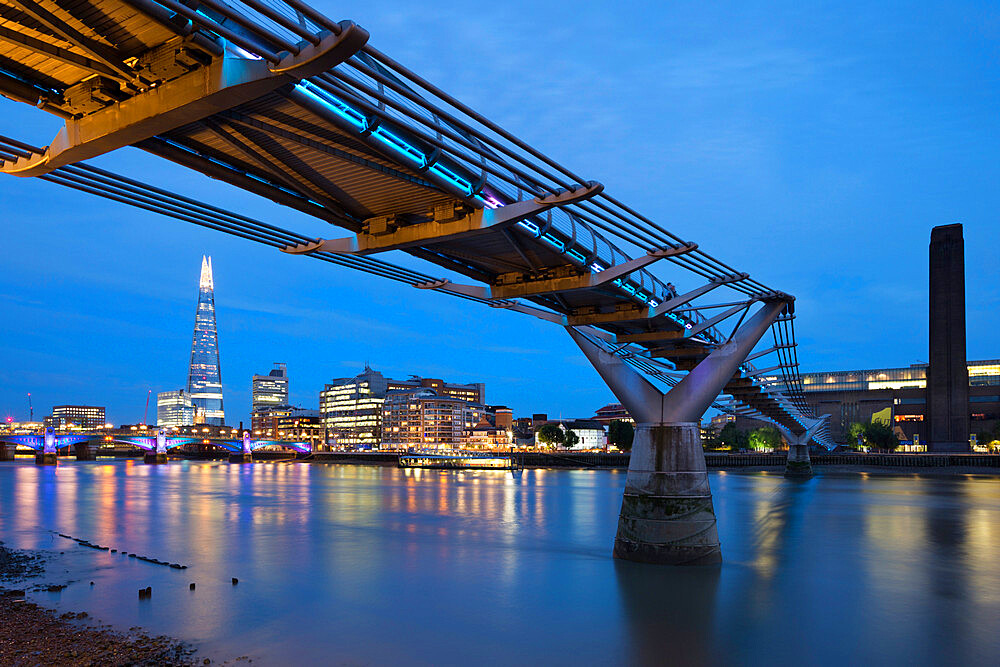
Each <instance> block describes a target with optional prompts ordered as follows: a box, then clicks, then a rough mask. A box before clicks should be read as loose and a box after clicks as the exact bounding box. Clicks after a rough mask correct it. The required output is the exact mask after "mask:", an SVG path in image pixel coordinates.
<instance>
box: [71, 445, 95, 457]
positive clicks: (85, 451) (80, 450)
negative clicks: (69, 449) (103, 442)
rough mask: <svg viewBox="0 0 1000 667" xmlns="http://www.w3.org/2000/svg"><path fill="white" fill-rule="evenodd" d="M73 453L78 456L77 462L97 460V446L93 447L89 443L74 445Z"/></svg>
mask: <svg viewBox="0 0 1000 667" xmlns="http://www.w3.org/2000/svg"><path fill="white" fill-rule="evenodd" d="M73 451H74V453H75V454H76V460H77V461H96V460H97V445H93V444H91V443H89V442H78V443H76V444H75V445H73Z"/></svg>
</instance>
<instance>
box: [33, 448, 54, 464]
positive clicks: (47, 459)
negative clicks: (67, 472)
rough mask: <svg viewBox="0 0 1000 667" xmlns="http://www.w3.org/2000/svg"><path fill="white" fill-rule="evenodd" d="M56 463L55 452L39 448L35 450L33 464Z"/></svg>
mask: <svg viewBox="0 0 1000 667" xmlns="http://www.w3.org/2000/svg"><path fill="white" fill-rule="evenodd" d="M55 464H56V453H55V452H46V451H44V450H39V451H36V452H35V465H39V466H54V465H55Z"/></svg>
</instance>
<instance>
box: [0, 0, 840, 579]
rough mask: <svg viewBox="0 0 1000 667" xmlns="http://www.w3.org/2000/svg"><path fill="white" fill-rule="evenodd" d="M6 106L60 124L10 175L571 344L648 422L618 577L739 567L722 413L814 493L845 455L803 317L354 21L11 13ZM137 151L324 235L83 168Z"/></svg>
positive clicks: (164, 6) (286, 3)
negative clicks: (720, 488) (717, 436)
mask: <svg viewBox="0 0 1000 667" xmlns="http://www.w3.org/2000/svg"><path fill="white" fill-rule="evenodd" d="M483 85H487V83H486V82H484V84H483ZM0 93H2V94H3V95H4V96H6V97H8V98H10V99H12V100H16V101H20V102H23V103H26V104H30V105H32V106H34V107H36V108H37V109H39V110H40V111H44V112H48V113H51V114H55V115H56V116H59V117H60V118H62V119H64V121H65V124H64V126H63V128H62V129H61V130H60V131H59V132H58V133H57V134H56V136H54V137H53V138H52V139H51V141H50V142H49V144H48V145H47V146H34V145H31V144H29V143H25V142H24V141H21V140H20V139H18V138H16V137H0V160H2V162H0V171H3V172H5V173H6V174H9V175H11V176H16V177H32V178H38V179H42V180H45V181H47V182H49V183H53V184H56V185H60V186H63V187H67V188H72V189H75V190H78V191H80V192H84V193H88V194H91V195H97V196H100V197H104V198H106V199H110V200H113V201H115V202H119V203H122V204H127V205H130V206H135V207H138V208H141V209H145V210H148V211H155V212H157V213H162V214H163V215H166V216H170V217H172V218H175V219H178V220H182V221H186V222H189V223H192V224H195V225H200V226H202V227H206V228H208V229H212V230H216V231H219V232H223V233H226V234H232V235H235V236H239V237H242V238H244V239H246V240H248V241H253V242H256V243H261V244H264V245H267V246H271V247H273V248H274V249H275V251H276V252H277V251H280V252H285V253H292V254H296V255H302V256H304V257H309V258H312V259H315V260H320V261H323V262H328V263H330V264H333V265H335V266H338V267H343V268H349V269H354V270H357V271H362V272H366V273H368V274H371V275H372V276H377V277H380V278H385V279H388V280H393V281H396V282H398V283H400V284H401V285H405V286H409V287H412V288H415V289H421V290H432V291H435V292H438V293H441V294H446V295H449V296H452V297H455V298H458V299H463V300H465V301H468V302H470V303H471V304H476V305H478V306H488V307H491V308H498V309H503V310H508V311H513V312H516V313H520V314H523V315H527V316H533V317H537V318H541V319H543V320H546V321H548V322H551V323H552V324H553V325H554V326H561V327H564V328H565V330H566V332H567V334H568V335H569V336H571V337H572V339H573V340H574V341H575V342H576V344H577V345H578V346H579V347H580V349H581V350H582V351H583V353H584V354H585V355H586V357H587V359H589V360H590V362H591V363H592V364H593V366H594V368H595V369H596V370H597V372H598V373H599V374H600V376H601V377H602V378H603V379H604V381H605V382H606V383H607V384H608V386H609V387H610V389H611V391H612V392H613V393H614V394H615V395H616V396H617V397H618V399H619V400H620V401H621V402H622V403H623V404H624V405H625V407H626V408H627V409H628V410H629V412H630V413H631V415H632V416H633V418H634V419H635V421H636V423H637V428H636V436H635V440H634V443H633V449H632V456H631V462H630V466H629V472H628V477H627V481H626V487H625V492H624V497H623V502H622V508H621V515H620V520H619V527H618V535H617V538H616V541H615V551H614V553H615V555H616V556H617V557H620V558H627V559H633V560H642V561H649V562H662V563H677V564H681V563H690V564H698V563H714V562H718V561H719V560H720V559H721V552H720V549H719V540H718V534H717V530H716V517H715V510H714V507H713V504H712V496H711V491H710V488H709V483H708V476H707V473H706V469H705V459H704V454H703V451H702V447H701V444H700V436H699V422H700V420H701V418H702V416H703V414H704V413H705V411H706V410H707V409H708V408H710V407H711V406H713V405H714V406H715V407H717V408H719V409H721V410H724V411H727V412H729V413H731V414H736V415H740V416H745V417H750V418H754V419H757V420H761V421H765V422H770V423H772V424H774V425H775V426H776V427H777V428H778V429H779V430H780V431H781V432H782V434H783V435H784V437H785V439H786V440H787V441H788V444H789V459H788V468H787V472H788V474H790V475H795V474H799V475H808V474H811V471H810V466H809V458H808V448H807V447H808V445H809V444H810V443H815V444H819V445H827V446H828V445H829V444H830V443H829V442H828V441H827V439H826V437H825V435H824V427H823V423H822V419H821V418H817V416H816V415H814V414H812V412H811V410H810V408H809V407H808V406H807V404H806V402H805V400H804V398H803V395H802V385H801V381H800V378H799V374H798V366H799V363H798V357H797V349H796V341H795V328H794V319H795V302H794V298H793V297H792V296H791V295H789V294H787V293H785V292H783V291H780V290H778V289H775V288H773V287H770V286H767V285H764V284H763V283H761V282H760V281H758V280H756V279H754V278H752V277H751V275H750V274H749V273H748V272H746V271H743V270H740V269H737V268H734V267H732V266H730V265H729V264H726V263H725V262H723V261H722V260H719V259H717V258H715V257H713V256H711V255H710V254H708V252H706V250H705V249H704V248H702V247H700V246H699V245H698V244H697V243H696V242H695V241H693V240H690V239H687V238H682V237H680V236H678V235H676V234H674V233H672V232H671V231H669V230H668V229H667V228H666V227H665V226H664V225H663V224H662V223H660V222H657V221H655V220H654V219H653V218H651V217H647V216H646V215H644V214H642V213H640V212H638V211H636V210H635V209H633V208H632V207H630V206H629V205H628V204H626V203H624V202H622V201H619V200H618V199H616V198H615V197H614V196H613V195H612V194H611V193H609V192H607V191H606V190H605V189H604V187H603V186H602V184H601V183H600V182H599V181H596V180H594V179H592V178H589V177H588V176H589V175H587V176H584V175H578V174H577V173H576V172H575V171H573V170H572V169H570V168H568V167H566V166H563V165H562V164H560V163H558V162H557V161H556V160H554V159H552V158H551V157H549V156H547V155H545V154H544V153H542V152H541V151H539V150H537V149H535V148H533V147H532V146H530V145H528V144H527V143H525V142H524V141H522V140H520V139H518V138H517V136H515V135H514V134H512V133H511V132H509V131H507V130H506V129H504V128H502V127H500V126H499V125H497V124H496V123H494V122H492V121H490V120H489V119H487V118H486V117H484V116H483V115H481V114H479V113H477V112H476V111H474V110H473V109H471V108H469V107H468V106H466V105H465V104H463V103H462V102H461V101H459V100H457V99H455V98H454V97H452V96H451V95H449V94H448V93H447V92H445V91H443V90H441V89H440V88H438V87H437V86H435V85H434V84H433V83H431V82H429V81H427V80H425V79H423V78H422V77H421V76H419V75H418V74H416V73H414V72H412V71H411V70H409V69H408V68H407V67H406V66H405V65H403V64H401V63H399V62H397V61H396V60H394V59H393V58H392V57H390V56H389V55H386V54H385V53H383V52H382V51H380V50H379V49H377V48H375V47H374V46H373V45H372V44H371V43H370V41H369V34H368V32H366V31H365V30H364V28H362V27H361V26H360V25H358V24H356V23H354V22H352V21H348V20H342V21H334V20H331V19H329V18H327V17H326V16H324V15H323V14H321V13H320V12H318V11H316V10H314V9H313V8H311V7H309V6H308V5H306V4H304V3H303V2H301V0H183V1H181V0H0ZM8 131H9V130H8ZM126 146H133V147H136V148H139V149H141V150H143V151H146V152H148V153H150V154H152V155H155V156H158V157H160V158H162V159H163V160H168V161H170V162H173V163H175V164H177V165H180V166H181V167H183V168H186V169H189V170H193V171H196V172H200V173H201V174H204V175H205V176H207V177H209V178H213V179H218V180H221V181H225V182H226V183H229V184H231V185H234V186H236V187H239V188H242V189H244V190H246V191H247V192H250V193H253V194H255V195H257V196H260V197H264V198H267V199H269V200H271V201H274V202H277V203H278V204H281V205H283V206H287V207H289V208H292V209H295V210H296V211H300V212H302V213H305V214H307V215H309V216H312V217H313V218H315V219H318V220H321V221H325V222H327V223H329V225H330V233H329V234H327V235H324V238H314V237H312V236H308V235H304V234H301V233H299V232H297V231H295V230H294V229H288V228H285V227H281V226H277V225H274V224H271V223H268V222H266V221H262V220H257V219H255V218H253V217H249V216H246V215H242V214H240V213H238V212H234V211H229V210H225V209H222V208H219V207H217V206H212V205H210V204H207V203H204V202H201V201H198V200H196V199H193V198H190V197H186V196H184V195H182V194H179V193H174V192H171V191H168V190H165V189H163V188H160V187H157V186H156V185H155V184H151V183H144V182H141V181H138V180H134V179H131V178H126V177H124V176H121V175H119V174H115V173H113V172H111V171H107V170H104V169H99V168H97V167H94V166H91V165H88V164H87V163H86V160H87V159H90V158H94V157H96V156H101V155H105V154H107V153H110V152H112V151H115V150H117V149H119V148H123V147H126ZM390 251H400V252H404V253H407V254H409V255H411V256H413V257H416V258H418V259H420V260H423V261H424V262H425V263H426V265H427V271H428V272H426V273H425V272H423V271H418V270H414V269H411V268H405V267H402V266H399V265H397V264H395V263H393V262H392V261H389V259H386V258H385V256H386V255H385V254H386V253H389V252H390ZM389 257H390V258H391V255H390V256H389ZM675 285H677V286H679V287H680V288H678V287H675ZM43 445H44V443H43Z"/></svg>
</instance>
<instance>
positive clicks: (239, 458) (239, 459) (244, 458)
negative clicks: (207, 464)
mask: <svg viewBox="0 0 1000 667" xmlns="http://www.w3.org/2000/svg"><path fill="white" fill-rule="evenodd" d="M229 462H230V463H253V454H251V453H250V452H232V453H230V454H229Z"/></svg>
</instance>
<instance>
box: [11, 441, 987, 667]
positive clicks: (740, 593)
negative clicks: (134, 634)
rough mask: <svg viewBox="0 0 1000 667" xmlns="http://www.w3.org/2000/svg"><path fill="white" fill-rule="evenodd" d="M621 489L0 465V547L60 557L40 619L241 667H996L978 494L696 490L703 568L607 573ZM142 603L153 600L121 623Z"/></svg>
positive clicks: (430, 474) (579, 483)
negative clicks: (890, 666) (714, 560)
mask: <svg viewBox="0 0 1000 667" xmlns="http://www.w3.org/2000/svg"><path fill="white" fill-rule="evenodd" d="M624 480H625V475H624V472H620V471H587V470H569V471H553V470H526V471H524V472H523V473H520V474H517V475H513V474H511V473H509V472H498V471H470V472H449V471H432V470H399V469H396V468H387V467H364V466H335V465H320V464H316V465H306V464H275V463H258V464H253V465H229V464H225V463H209V462H184V463H176V462H175V463H170V464H169V465H166V466H145V465H142V464H135V463H133V462H131V461H127V462H121V461H118V462H103V461H102V462H97V463H69V464H60V465H59V466H58V467H56V468H42V467H36V466H34V465H32V464H31V463H30V462H21V461H18V462H15V463H3V464H0V508H2V511H0V539H2V540H4V541H5V542H7V543H8V544H9V545H12V546H19V547H23V548H38V549H46V550H50V551H54V552H55V553H56V554H58V552H59V551H64V552H65V554H64V555H62V556H58V555H57V556H56V558H54V559H53V561H52V562H51V564H50V566H49V573H48V575H47V577H46V578H45V579H44V580H43V581H45V582H47V583H48V582H52V583H59V582H62V581H67V580H75V581H76V583H73V584H71V585H70V586H69V587H68V588H67V589H65V590H64V591H63V592H62V593H59V594H50V593H35V594H33V595H34V597H35V598H36V599H39V600H40V601H42V602H43V603H46V604H51V605H55V606H58V607H60V608H62V609H67V610H86V611H88V612H90V613H91V614H92V615H94V616H96V617H97V618H100V619H101V620H103V621H106V622H111V623H113V624H115V625H118V626H120V627H129V626H132V625H142V626H144V627H146V628H148V629H149V630H151V631H153V632H156V633H165V634H170V635H173V636H177V637H180V638H182V639H186V640H189V641H193V642H196V643H200V644H201V645H202V646H203V652H204V653H205V654H206V655H209V656H212V657H218V658H227V657H228V658H232V657H235V656H238V655H250V656H252V657H254V659H255V664H256V663H263V664H289V663H299V664H302V663H314V664H315V663H329V662H348V663H355V662H364V663H375V664H386V663H399V662H407V663H421V664H468V663H470V662H476V663H514V662H526V663H545V664H570V663H580V662H581V661H583V662H585V663H587V664H618V663H632V664H638V663H645V664H653V663H662V662H663V661H665V660H672V661H676V662H684V663H689V664H711V663H715V664H722V663H731V662H733V661H740V662H750V663H763V662H776V661H777V662H782V661H796V662H806V663H815V664H841V663H844V662H848V661H851V662H857V661H859V660H864V661H866V662H872V661H876V660H878V661H886V662H892V663H902V662H908V663H914V664H939V663H942V662H944V663H984V662H995V661H996V658H997V656H998V655H1000V637H998V630H1000V620H998V619H1000V613H998V612H1000V481H998V480H996V479H976V478H972V477H955V478H926V477H924V478H921V477H916V476H905V477H903V476H900V477H877V476H868V477H861V476H841V477H836V476H827V477H821V478H817V479H814V480H810V481H807V482H791V481H787V480H784V479H782V478H781V477H780V476H777V475H764V474H733V473H728V474H727V473H714V474H712V487H713V491H714V496H715V506H716V511H717V513H718V515H719V516H720V519H721V521H720V524H719V528H720V538H721V540H722V543H723V550H724V551H723V553H724V557H725V564H724V565H723V566H722V567H721V568H717V569H675V568H663V567H655V566H644V565H637V564H634V563H623V562H615V561H613V560H612V559H611V558H610V548H611V544H612V541H613V538H614V533H615V524H616V521H617V514H618V508H619V504H620V500H621V489H622V486H623V484H624ZM50 531H56V532H63V533H68V534H70V535H74V536H78V537H82V538H84V539H89V540H91V541H94V542H97V543H99V544H104V545H108V546H110V547H112V548H116V549H119V550H122V549H123V550H126V551H130V552H135V553H139V554H142V555H148V556H151V557H154V558H158V559H160V560H166V561H171V562H179V563H183V564H186V565H188V566H189V569H187V570H183V571H177V570H172V569H169V568H165V567H162V566H156V565H151V564H147V563H143V562H140V561H136V560H135V559H129V558H127V557H123V556H121V555H120V554H110V553H107V552H98V551H94V550H92V549H87V548H84V547H80V546H77V545H75V544H74V543H72V542H70V541H68V540H65V539H63V538H59V537H56V536H55V535H54V533H53V532H50ZM231 577H238V578H239V579H240V583H239V585H238V586H235V587H234V586H232V584H231V583H230V578H231ZM89 581H94V582H95V585H94V587H92V588H91V587H90V586H89V585H88V582H89ZM189 582H196V583H197V589H196V591H194V592H191V591H189V590H188V583H189ZM145 586H152V587H153V598H152V600H150V601H143V602H140V601H139V600H138V595H137V591H138V589H139V588H143V587H145Z"/></svg>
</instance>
